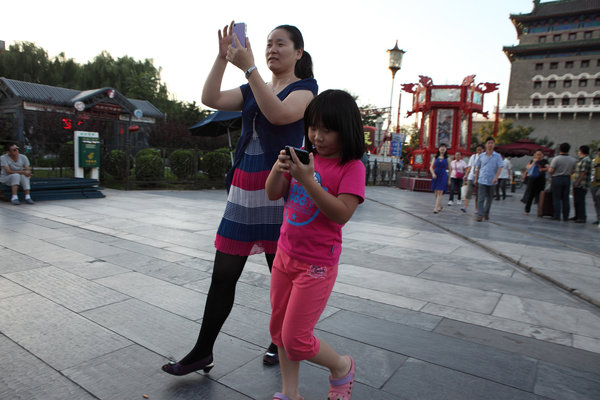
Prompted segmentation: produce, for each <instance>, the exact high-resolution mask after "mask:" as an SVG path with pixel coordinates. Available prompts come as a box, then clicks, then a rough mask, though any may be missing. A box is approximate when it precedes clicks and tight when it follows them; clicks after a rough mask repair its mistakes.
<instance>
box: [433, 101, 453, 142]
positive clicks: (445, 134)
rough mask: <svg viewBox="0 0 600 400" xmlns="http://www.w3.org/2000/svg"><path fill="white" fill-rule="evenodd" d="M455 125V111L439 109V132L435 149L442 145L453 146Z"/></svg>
mask: <svg viewBox="0 0 600 400" xmlns="http://www.w3.org/2000/svg"><path fill="white" fill-rule="evenodd" d="M453 123H454V110H452V109H439V110H437V130H436V141H435V147H436V148H437V147H439V146H440V145H441V144H442V143H444V144H445V145H446V146H448V147H450V146H451V144H452V143H451V139H452V125H453Z"/></svg>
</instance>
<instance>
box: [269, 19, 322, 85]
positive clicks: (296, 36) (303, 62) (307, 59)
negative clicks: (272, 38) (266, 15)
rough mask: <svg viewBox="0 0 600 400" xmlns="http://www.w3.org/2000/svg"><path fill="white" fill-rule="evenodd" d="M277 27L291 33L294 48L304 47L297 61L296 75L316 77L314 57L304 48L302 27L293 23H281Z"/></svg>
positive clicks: (302, 77) (304, 77) (303, 77)
mask: <svg viewBox="0 0 600 400" xmlns="http://www.w3.org/2000/svg"><path fill="white" fill-rule="evenodd" d="M275 29H285V30H286V31H287V32H288V33H289V34H290V40H291V41H292V42H294V49H296V50H299V49H302V57H301V58H300V59H299V60H298V61H296V66H295V67H294V75H296V76H297V77H298V78H300V79H306V78H314V75H313V63H312V57H311V56H310V54H308V52H307V51H306V50H304V39H303V38H302V33H301V32H300V29H298V28H296V27H295V26H293V25H279V26H278V27H277V28H275ZM275 29H273V30H275Z"/></svg>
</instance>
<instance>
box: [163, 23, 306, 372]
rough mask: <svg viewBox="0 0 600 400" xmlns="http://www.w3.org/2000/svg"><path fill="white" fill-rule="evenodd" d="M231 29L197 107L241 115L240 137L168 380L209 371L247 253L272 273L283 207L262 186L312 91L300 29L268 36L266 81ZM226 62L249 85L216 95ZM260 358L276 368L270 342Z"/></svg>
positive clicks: (298, 140)
mask: <svg viewBox="0 0 600 400" xmlns="http://www.w3.org/2000/svg"><path fill="white" fill-rule="evenodd" d="M232 28H233V22H232V23H231V24H230V25H229V26H225V27H224V28H223V31H219V54H218V56H217V59H216V60H215V62H214V65H213V67H212V70H211V71H210V74H209V75H208V78H207V79H206V83H205V84H204V90H203V91H202V102H203V103H204V104H205V105H207V106H209V107H212V108H216V109H219V110H229V111H234V110H242V135H241V137H240V140H239V142H238V145H237V149H236V155H235V161H234V163H233V167H232V168H231V170H230V171H229V173H228V174H227V180H226V182H227V189H228V193H229V195H228V198H227V206H226V209H225V215H224V216H223V219H222V220H221V224H220V225H219V229H218V231H217V237H216V240H215V247H216V249H217V252H216V255H215V261H214V266H213V275H212V280H211V286H210V289H209V292H208V297H207V299H206V307H205V309H204V317H203V319H202V327H201V329H200V334H199V336H198V340H197V342H196V345H195V346H194V348H193V349H192V350H191V351H190V352H189V353H188V354H187V355H186V356H185V357H184V358H183V359H181V360H180V361H179V362H176V363H173V362H171V363H169V364H165V365H163V367H162V369H163V370H164V371H165V372H167V373H169V374H172V375H186V374H189V373H190V372H194V371H198V370H200V369H202V370H204V372H208V371H210V369H211V368H212V367H213V365H214V364H213V354H212V352H213V346H214V343H215V340H216V338H217V335H218V334H219V331H220V330H221V327H222V326H223V324H224V323H225V320H226V319H227V316H228V315H229V313H230V311H231V309H232V307H233V302H234V296H235V286H236V283H237V281H238V279H239V277H240V275H241V274H242V271H243V269H244V265H245V264H246V260H247V258H248V256H249V255H252V254H258V253H262V252H264V253H265V255H266V258H267V263H268V265H269V270H271V268H272V264H273V259H274V257H275V251H276V249H277V239H278V238H279V229H280V227H281V223H282V219H283V206H284V202H283V200H282V199H280V200H278V201H270V200H268V199H267V197H266V195H265V190H264V189H265V181H266V179H267V176H268V175H269V171H270V170H271V167H272V166H273V164H274V163H275V160H276V159H277V156H278V155H279V151H280V150H281V149H282V148H284V147H285V145H291V146H296V147H300V146H301V145H302V140H303V137H304V123H303V120H302V118H303V116H304V110H305V109H306V106H307V105H308V103H310V101H311V100H312V99H313V97H314V96H315V95H316V93H317V82H316V81H315V80H314V79H313V73H312V60H311V58H310V55H309V54H308V53H307V52H305V51H304V40H303V38H302V34H301V33H300V31H299V30H298V28H296V27H294V26H290V25H282V26H278V27H277V28H275V29H274V30H273V31H271V33H270V34H269V36H268V38H267V48H266V52H265V57H266V60H267V66H268V68H269V69H270V70H271V81H270V82H265V80H264V79H263V78H262V77H261V76H260V74H259V71H258V70H257V69H256V65H255V64H254V56H253V53H252V48H251V46H250V41H249V40H248V39H246V43H245V44H244V43H240V41H239V39H238V38H237V36H234V35H233V33H232ZM232 40H233V41H235V43H236V46H235V47H234V46H232ZM244 45H245V47H244ZM228 63H231V64H233V65H234V66H236V67H238V68H239V69H240V70H241V71H242V72H244V73H245V76H246V78H247V79H248V83H247V84H245V85H242V86H240V87H238V88H235V89H230V90H221V82H222V80H223V74H224V72H225V67H226V66H227V64H228ZM263 361H264V362H265V364H270V365H273V364H277V362H278V356H277V347H276V346H275V345H273V343H271V346H269V349H268V350H267V353H265V357H264V358H263Z"/></svg>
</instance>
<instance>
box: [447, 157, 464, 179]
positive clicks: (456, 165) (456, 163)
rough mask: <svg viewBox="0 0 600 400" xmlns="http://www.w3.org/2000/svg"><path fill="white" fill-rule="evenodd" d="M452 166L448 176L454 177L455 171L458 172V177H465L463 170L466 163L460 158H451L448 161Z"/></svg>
mask: <svg viewBox="0 0 600 400" xmlns="http://www.w3.org/2000/svg"><path fill="white" fill-rule="evenodd" d="M450 165H451V166H452V174H450V178H456V173H457V172H460V178H461V179H462V178H464V177H465V170H466V169H467V164H466V163H465V162H464V160H463V159H462V158H461V159H460V160H452V163H450Z"/></svg>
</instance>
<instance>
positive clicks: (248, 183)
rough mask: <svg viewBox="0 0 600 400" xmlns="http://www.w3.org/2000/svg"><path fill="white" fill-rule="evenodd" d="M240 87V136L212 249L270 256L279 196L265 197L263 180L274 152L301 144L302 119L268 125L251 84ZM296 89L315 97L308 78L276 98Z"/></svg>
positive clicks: (279, 215)
mask: <svg viewBox="0 0 600 400" xmlns="http://www.w3.org/2000/svg"><path fill="white" fill-rule="evenodd" d="M240 89H241V91H242V96H243V98H244V106H243V108H242V134H241V137H240V140H239V142H238V144H237V150H236V155H235V160H234V164H233V168H232V170H231V171H230V172H229V173H228V174H227V184H228V187H229V195H228V198H227V206H226V207H225V214H224V215H223V219H222V220H221V224H220V225H219V229H218V230H217V238H216V239H215V247H216V248H217V250H219V251H220V252H222V253H226V254H232V255H238V256H249V255H252V254H258V253H262V252H265V253H267V254H275V252H276V250H277V240H278V239H279V230H280V229H281V223H282V222H283V207H284V200H283V199H280V200H277V201H270V200H269V199H268V198H267V195H266V193H265V182H266V180H267V177H268V176H269V172H271V168H272V167H273V163H274V162H275V160H276V159H277V156H278V155H279V151H280V150H281V149H283V148H284V147H285V145H291V146H296V147H299V146H301V145H302V140H303V137H304V122H303V120H302V119H300V120H298V121H296V122H292V123H290V124H287V125H273V124H271V123H270V122H269V121H268V120H267V118H266V117H265V116H264V115H263V114H262V112H261V111H260V108H259V107H258V104H257V102H256V99H255V98H254V94H253V93H252V90H251V89H250V86H249V85H248V84H245V85H242V86H241V87H240ZM295 90H309V91H311V92H312V93H313V94H315V95H316V94H317V90H318V86H317V81H315V80H314V79H312V78H308V79H302V80H299V81H296V82H293V83H290V84H289V85H288V86H287V87H286V88H284V89H283V90H282V91H281V92H279V93H277V96H278V97H279V98H280V99H281V100H283V99H285V98H286V97H287V96H288V95H289V94H290V93H292V92H294V91H295Z"/></svg>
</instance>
